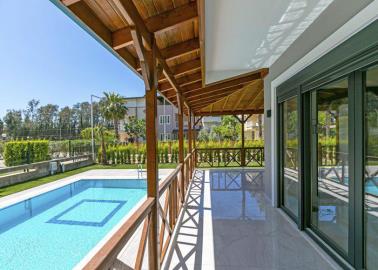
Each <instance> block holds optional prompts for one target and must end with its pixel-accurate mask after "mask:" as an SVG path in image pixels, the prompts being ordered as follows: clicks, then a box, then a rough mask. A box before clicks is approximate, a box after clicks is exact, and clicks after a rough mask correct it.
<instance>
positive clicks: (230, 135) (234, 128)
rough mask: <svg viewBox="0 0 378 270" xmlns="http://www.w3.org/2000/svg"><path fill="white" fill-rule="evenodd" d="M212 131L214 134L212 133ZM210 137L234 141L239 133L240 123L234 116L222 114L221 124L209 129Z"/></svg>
mask: <svg viewBox="0 0 378 270" xmlns="http://www.w3.org/2000/svg"><path fill="white" fill-rule="evenodd" d="M211 133H214V134H215V135H216V136H214V135H212V134H211ZM211 133H210V134H211V135H210V137H212V138H214V137H217V138H218V139H219V140H231V141H236V140H237V139H238V138H239V136H240V134H241V124H240V123H239V121H238V120H236V118H235V117H234V116H231V115H228V116H223V117H222V120H221V124H220V125H219V126H214V127H213V128H212V130H211Z"/></svg>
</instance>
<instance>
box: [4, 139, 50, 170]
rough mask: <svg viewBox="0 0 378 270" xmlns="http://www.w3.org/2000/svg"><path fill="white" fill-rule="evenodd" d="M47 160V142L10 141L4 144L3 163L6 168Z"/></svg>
mask: <svg viewBox="0 0 378 270" xmlns="http://www.w3.org/2000/svg"><path fill="white" fill-rule="evenodd" d="M49 159H50V156H49V142H48V141H45V140H33V141H10V142H7V143H6V144H5V149H4V161H5V165H6V166H16V165H22V164H28V163H33V162H39V161H44V160H49Z"/></svg>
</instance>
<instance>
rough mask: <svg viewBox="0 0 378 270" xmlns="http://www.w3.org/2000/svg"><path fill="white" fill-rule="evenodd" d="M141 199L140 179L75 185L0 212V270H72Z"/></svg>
mask: <svg viewBox="0 0 378 270" xmlns="http://www.w3.org/2000/svg"><path fill="white" fill-rule="evenodd" d="M145 195H146V182H145V181H143V180H80V181H77V182H75V183H72V184H70V185H66V186H64V187H61V188H59V189H56V190H53V191H50V192H47V193H44V194H42V195H39V196H37V197H33V198H31V199H29V200H26V201H22V202H20V203H17V204H15V205H12V206H9V207H7V208H4V209H1V210H0V269H17V270H20V269H28V270H29V269H30V270H31V269H38V270H42V269H72V268H73V267H74V266H75V265H76V264H77V263H79V262H80V261H81V260H82V259H83V258H84V257H85V255H87V254H88V252H89V251H90V250H91V249H92V248H93V247H94V246H96V244H97V243H98V242H99V241H100V240H101V239H103V238H104V236H105V235H106V234H107V233H108V232H109V231H110V230H111V229H112V228H113V227H114V226H115V225H116V224H117V223H119V221H120V220H121V219H122V218H123V217H125V215H127V214H128V213H129V211H130V210H131V209H132V208H133V207H134V206H135V205H136V204H137V203H138V202H139V201H140V200H141V199H142V198H143V196H145Z"/></svg>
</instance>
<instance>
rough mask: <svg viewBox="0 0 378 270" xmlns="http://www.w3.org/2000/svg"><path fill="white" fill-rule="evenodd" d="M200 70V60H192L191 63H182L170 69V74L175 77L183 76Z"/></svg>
mask: <svg viewBox="0 0 378 270" xmlns="http://www.w3.org/2000/svg"><path fill="white" fill-rule="evenodd" d="M199 68H201V60H200V59H194V60H191V61H187V62H184V63H182V64H179V65H176V66H173V67H171V70H172V73H173V74H174V75H175V76H179V75H182V74H185V73H187V72H190V71H193V70H196V69H199Z"/></svg>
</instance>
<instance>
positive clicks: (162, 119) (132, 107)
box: [119, 96, 220, 141]
mask: <svg viewBox="0 0 378 270" xmlns="http://www.w3.org/2000/svg"><path fill="white" fill-rule="evenodd" d="M145 104H146V103H145V97H144V96H143V97H127V98H125V105H126V107H127V109H128V110H127V114H126V115H125V118H124V120H122V121H120V129H119V130H120V139H121V141H127V139H128V136H127V134H126V132H125V129H124V126H125V123H128V122H129V119H130V117H135V118H136V119H146V106H145ZM157 107H158V108H157V109H158V134H159V140H160V141H169V140H176V139H177V136H178V110H177V108H176V107H174V106H173V105H172V104H171V103H169V102H168V101H166V100H165V99H163V98H162V97H161V98H159V99H158V106H157ZM219 124H220V117H203V118H202V121H200V123H199V124H198V126H197V127H196V131H197V132H198V131H199V130H200V129H201V128H202V127H204V126H205V125H206V127H209V128H211V126H213V125H219ZM187 130H188V121H187V117H184V136H186V133H187Z"/></svg>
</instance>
